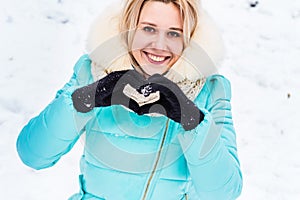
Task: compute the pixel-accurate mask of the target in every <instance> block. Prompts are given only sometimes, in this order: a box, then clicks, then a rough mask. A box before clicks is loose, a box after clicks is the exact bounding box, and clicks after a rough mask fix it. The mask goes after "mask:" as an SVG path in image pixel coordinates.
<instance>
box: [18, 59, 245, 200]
mask: <svg viewBox="0 0 300 200" xmlns="http://www.w3.org/2000/svg"><path fill="white" fill-rule="evenodd" d="M90 65H91V60H90V59H89V57H88V56H87V55H84V56H82V57H81V58H80V59H79V61H78V62H77V63H76V65H75V67H74V74H73V76H72V78H71V80H70V81H69V82H68V83H67V84H66V85H65V86H64V87H63V88H62V89H61V90H59V91H58V92H57V95H56V97H55V99H54V100H53V101H52V102H51V103H50V104H49V105H48V106H47V107H46V108H45V109H44V110H43V111H42V112H41V113H40V114H39V115H38V116H37V117H35V118H33V119H32V120H30V122H29V123H28V124H27V125H26V126H25V127H24V128H23V129H22V131H21V133H20V135H19V137H18V140H17V150H18V153H19V156H20V158H21V159H22V161H23V162H24V163H25V164H26V165H28V166H30V167H32V168H35V169H43V168H47V167H51V166H53V165H54V164H55V163H56V162H57V161H58V160H59V159H60V157H61V156H63V155H64V154H66V153H67V152H69V151H70V149H71V148H72V147H73V145H74V144H75V142H76V141H78V139H79V138H80V140H81V139H82V140H84V142H85V150H84V153H83V155H82V158H81V163H80V166H81V172H82V174H81V175H80V176H79V179H80V192H79V193H77V194H75V195H73V196H72V197H70V199H71V200H79V199H89V200H99V199H105V200H139V199H143V200H144V199H153V200H184V199H189V200H198V199H204V200H207V199H216V200H226V199H236V198H237V197H238V196H239V194H240V192H241V188H242V175H241V171H240V166H239V161H238V157H237V149H236V136H235V131H234V128H233V123H232V116H231V105H230V98H231V92H230V83H229V81H228V80H227V79H226V78H224V77H223V76H221V75H212V76H210V77H208V78H207V81H206V83H205V85H204V87H203V89H202V90H201V92H200V94H199V95H198V96H197V98H196V99H195V101H194V102H195V103H196V105H197V106H198V107H199V109H201V110H202V112H203V113H205V119H204V121H202V122H201V124H199V125H198V126H197V127H196V128H195V129H194V130H191V131H184V129H183V128H182V127H181V125H180V124H178V123H176V122H174V121H172V120H169V119H167V118H166V117H165V116H148V115H143V116H139V115H137V114H135V113H133V112H132V111H129V110H128V109H126V108H124V107H122V106H111V107H104V108H95V109H94V110H93V111H91V112H89V113H78V112H76V110H74V108H73V105H72V100H71V94H72V92H73V91H74V90H75V89H76V88H79V87H82V86H83V85H87V84H89V83H92V82H93V78H92V75H91V72H90ZM84 132H85V135H84V137H80V136H81V135H82V133H84Z"/></svg>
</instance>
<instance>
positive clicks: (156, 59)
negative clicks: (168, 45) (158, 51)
mask: <svg viewBox="0 0 300 200" xmlns="http://www.w3.org/2000/svg"><path fill="white" fill-rule="evenodd" d="M148 56H149V58H151V60H154V61H156V62H161V61H163V60H164V59H165V57H160V56H154V55H152V54H148Z"/></svg>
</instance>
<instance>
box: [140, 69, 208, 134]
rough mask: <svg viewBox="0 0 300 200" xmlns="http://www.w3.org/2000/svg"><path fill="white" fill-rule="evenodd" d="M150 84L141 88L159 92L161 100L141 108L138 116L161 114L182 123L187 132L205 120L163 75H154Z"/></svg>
mask: <svg viewBox="0 0 300 200" xmlns="http://www.w3.org/2000/svg"><path fill="white" fill-rule="evenodd" d="M148 81H149V83H147V84H146V85H144V86H141V87H140V89H139V90H141V88H143V87H147V88H148V90H149V88H151V89H150V90H151V92H156V91H159V93H160V99H159V100H158V101H156V102H154V103H151V104H146V105H143V106H141V107H140V109H139V112H138V114H147V113H160V114H163V115H165V116H167V117H168V118H170V119H172V120H174V121H175V122H178V123H180V124H181V125H182V126H183V128H184V129H185V130H192V129H194V128H195V127H196V126H197V125H198V124H200V123H201V121H202V120H203V119H204V114H203V113H202V112H201V111H200V110H199V109H198V107H197V106H196V105H195V104H194V103H193V102H192V101H191V100H189V99H188V98H187V97H186V95H185V94H184V93H183V92H182V90H181V89H180V88H179V87H178V86H177V85H176V84H175V83H173V82H172V81H170V80H169V79H167V78H165V77H164V76H162V75H159V74H154V75H152V76H151V77H149V79H148Z"/></svg>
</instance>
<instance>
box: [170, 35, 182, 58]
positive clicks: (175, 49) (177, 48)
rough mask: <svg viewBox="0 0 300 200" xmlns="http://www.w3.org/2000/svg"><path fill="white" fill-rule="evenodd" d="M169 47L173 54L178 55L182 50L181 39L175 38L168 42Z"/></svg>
mask: <svg viewBox="0 0 300 200" xmlns="http://www.w3.org/2000/svg"><path fill="white" fill-rule="evenodd" d="M169 49H170V51H171V52H172V53H173V54H174V56H178V57H179V56H180V55H181V54H182V52H183V40H181V39H178V40H177V39H176V40H174V41H170V42H169ZM177 59H178V58H177Z"/></svg>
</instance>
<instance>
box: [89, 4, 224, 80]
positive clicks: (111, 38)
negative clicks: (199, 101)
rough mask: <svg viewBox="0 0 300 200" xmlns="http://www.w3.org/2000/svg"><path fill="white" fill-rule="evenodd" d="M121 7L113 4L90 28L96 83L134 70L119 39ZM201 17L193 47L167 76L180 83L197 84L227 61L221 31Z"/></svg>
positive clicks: (90, 52)
mask: <svg viewBox="0 0 300 200" xmlns="http://www.w3.org/2000/svg"><path fill="white" fill-rule="evenodd" d="M120 7H121V6H120V4H118V3H116V2H115V1H112V3H111V5H110V6H108V7H107V8H106V9H105V11H103V12H102V13H101V14H100V15H99V16H98V17H97V18H96V20H95V21H94V23H92V26H91V27H90V31H89V33H88V38H87V42H86V50H87V52H88V54H89V56H90V58H91V60H92V74H93V76H94V79H95V80H98V79H100V78H102V77H103V76H105V75H106V74H107V73H110V72H111V71H116V70H125V69H132V66H131V64H130V60H129V56H128V55H127V53H126V47H125V46H124V45H123V43H122V42H121V39H120V37H119V36H118V33H119V30H118V28H119V26H118V25H119V24H118V22H119V20H120V17H119V16H120V12H121V10H120ZM199 15H200V16H199V25H198V29H197V30H196V31H195V35H194V36H193V38H192V44H191V45H190V46H189V47H187V49H186V50H185V51H184V53H183V55H182V56H181V58H180V59H179V60H178V61H177V62H176V63H175V65H174V66H173V67H172V68H171V70H170V71H169V72H168V73H167V76H168V78H169V79H171V80H172V81H174V82H176V83H178V82H181V81H183V80H186V79H187V80H190V81H197V80H199V79H203V78H204V77H207V76H209V75H212V74H214V73H216V67H215V66H220V64H221V61H222V59H223V52H224V51H223V50H224V48H223V42H222V39H221V36H220V34H219V31H218V30H217V28H216V26H215V24H214V23H213V21H212V20H211V18H210V17H209V16H208V15H207V13H206V12H205V11H204V10H203V9H200V14H199ZM107 52H109V53H107ZM201 52H202V53H201ZM108 54H109V55H108ZM104 55H105V56H104Z"/></svg>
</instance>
